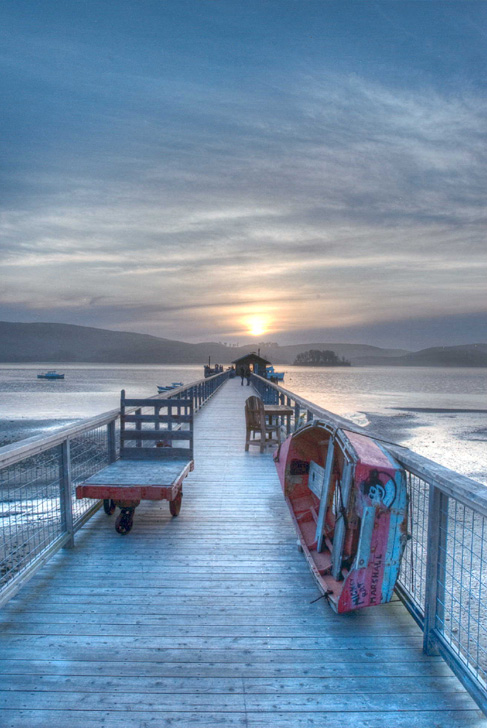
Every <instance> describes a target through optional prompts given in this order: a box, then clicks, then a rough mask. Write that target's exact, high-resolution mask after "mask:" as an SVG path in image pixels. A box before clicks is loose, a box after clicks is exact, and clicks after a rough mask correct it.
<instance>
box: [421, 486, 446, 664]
mask: <svg viewBox="0 0 487 728" xmlns="http://www.w3.org/2000/svg"><path fill="white" fill-rule="evenodd" d="M447 536H448V496H447V495H445V494H444V493H442V492H441V490H439V488H435V486H434V485H430V489H429V511H428V543H427V551H426V577H425V597H424V635H423V651H424V652H425V653H426V654H427V655H437V654H438V649H437V647H436V641H435V639H434V633H435V630H436V627H437V620H438V621H439V622H440V623H443V621H444V605H445V572H446V545H447Z"/></svg>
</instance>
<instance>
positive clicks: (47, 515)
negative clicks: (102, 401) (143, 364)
mask: <svg viewBox="0 0 487 728" xmlns="http://www.w3.org/2000/svg"><path fill="white" fill-rule="evenodd" d="M227 378H228V372H222V373H220V374H215V375H214V376H212V377H209V378H208V379H201V380H198V381H196V382H192V383H191V384H188V385H187V386H184V387H179V388H178V389H173V390H170V391H169V392H164V393H163V394H160V395H156V396H155V399H157V398H164V399H168V398H173V397H177V398H179V399H188V400H192V402H193V411H194V412H197V411H198V410H199V409H201V407H202V406H203V405H204V404H205V403H206V402H207V401H208V400H209V399H210V397H212V395H213V394H214V393H215V392H216V391H217V389H218V388H219V387H220V386H221V385H222V384H223V382H224V381H226V379H227ZM119 424H120V410H118V409H116V410H111V411H110V412H105V413H103V414H101V415H98V416H97V417H93V418H90V419H87V420H84V421H83V422H81V423H80V424H78V425H72V426H70V427H66V428H63V429H61V430H59V431H58V432H56V433H55V434H53V435H49V436H43V435H40V436H37V437H31V438H27V439H25V440H20V441H19V442H16V443H13V444H12V445H7V446H5V447H2V448H0V605H1V604H3V603H5V602H6V601H8V599H10V598H11V597H12V596H13V595H14V594H15V593H16V592H17V591H18V590H19V589H20V588H21V586H22V585H23V584H24V583H25V582H26V581H27V580H28V579H29V578H30V577H31V576H32V575H33V574H34V573H35V571H37V569H38V568H39V567H40V566H41V565H42V564H44V563H45V562H46V561H47V560H48V559H49V558H50V557H51V556H52V555H53V554H54V553H55V552H56V551H57V550H58V549H60V548H61V547H70V546H72V545H73V544H74V534H75V533H76V531H78V530H79V529H80V528H81V526H82V525H83V524H84V523H85V522H86V521H87V520H88V519H89V518H90V517H91V516H92V515H93V514H94V513H95V512H96V511H97V510H98V508H99V507H100V505H101V501H98V502H95V503H93V501H91V500H88V499H82V500H77V499H76V495H75V489H76V486H77V485H78V484H79V483H82V482H83V481H84V480H86V479H87V478H88V477H89V476H90V475H93V473H96V472H97V471H98V470H100V469H101V468H103V467H105V466H106V465H107V464H108V463H111V462H113V461H114V460H116V459H117V457H118V449H119V442H118V440H119V438H118V436H117V429H118V427H119Z"/></svg>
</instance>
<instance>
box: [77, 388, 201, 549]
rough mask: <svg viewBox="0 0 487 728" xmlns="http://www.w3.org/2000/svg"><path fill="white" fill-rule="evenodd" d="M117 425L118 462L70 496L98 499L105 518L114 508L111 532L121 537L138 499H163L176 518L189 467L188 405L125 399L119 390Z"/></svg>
mask: <svg viewBox="0 0 487 728" xmlns="http://www.w3.org/2000/svg"><path fill="white" fill-rule="evenodd" d="M127 408H136V410H135V412H134V411H133V410H131V411H130V412H129V413H127ZM120 423H121V424H120V459H119V460H116V461H115V462H114V463H112V464H111V465H108V466H107V467H106V468H103V469H102V470H100V471H99V472H98V473H95V474H94V475H92V476H91V477H90V478H88V479H87V480H85V481H84V482H83V483H81V484H80V485H78V486H77V488H76V498H94V499H96V500H103V507H104V509H105V513H107V515H111V514H112V513H114V511H115V508H116V507H117V506H118V507H119V508H120V513H119V515H118V517H117V519H116V522H115V529H116V530H117V531H118V533H121V534H126V533H129V531H130V530H131V528H132V525H133V519H134V511H135V509H136V508H137V506H138V505H139V503H140V501H141V500H168V501H169V509H170V512H171V514H172V515H173V516H177V515H178V514H179V511H180V509H181V502H182V498H183V491H182V487H183V480H184V479H185V478H186V476H187V475H188V474H189V473H190V471H191V470H193V467H194V461H193V402H192V400H190V399H157V398H152V397H151V398H150V399H140V398H137V399H127V398H126V397H125V391H124V390H122V395H121V402H120Z"/></svg>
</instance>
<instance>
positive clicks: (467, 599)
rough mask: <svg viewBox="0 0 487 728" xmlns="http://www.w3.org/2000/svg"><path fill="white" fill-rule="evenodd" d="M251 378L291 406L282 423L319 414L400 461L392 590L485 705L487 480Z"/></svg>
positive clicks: (426, 643)
mask: <svg viewBox="0 0 487 728" xmlns="http://www.w3.org/2000/svg"><path fill="white" fill-rule="evenodd" d="M252 384H253V386H254V388H255V389H256V390H257V392H258V393H259V394H260V396H261V398H262V400H263V401H264V403H265V404H285V405H287V406H289V407H292V408H293V410H294V416H293V417H292V418H291V422H289V420H288V421H287V423H286V427H287V429H288V431H289V430H295V429H297V428H298V427H299V426H301V425H302V424H304V423H305V422H310V421H311V420H313V419H315V418H316V419H319V420H324V421H326V422H327V423H328V424H330V425H332V426H333V427H335V428H343V429H345V430H348V431H353V432H358V433H360V434H363V435H366V436H367V437H372V438H373V439H376V440H377V441H379V442H381V443H384V446H385V447H386V448H387V449H388V450H389V452H390V453H391V454H392V455H394V457H395V458H396V460H397V461H398V462H399V463H400V464H401V465H402V467H403V468H404V469H405V471H406V475H407V481H408V495H409V527H408V528H409V533H410V535H411V539H410V540H409V542H408V544H407V546H406V550H405V553H404V557H403V562H402V566H401V573H400V575H399V580H398V584H397V586H396V592H397V594H398V595H399V597H400V598H401V599H402V601H403V602H404V604H405V606H406V607H407V609H408V610H409V611H410V613H411V614H412V615H413V617H414V619H415V620H416V622H417V623H418V624H419V625H420V627H421V629H422V630H423V647H424V651H425V652H426V653H427V654H438V653H439V654H441V655H442V657H443V658H444V659H445V661H446V662H447V663H448V665H449V666H450V667H451V668H452V670H453V671H454V672H455V674H456V675H457V676H458V678H459V679H460V680H461V682H462V683H463V684H464V686H465V687H466V688H467V690H468V691H469V692H470V694H471V695H472V696H473V697H474V699H475V700H476V701H477V703H478V705H479V706H480V707H481V708H482V710H483V711H484V713H487V487H485V486H484V485H482V484H480V483H477V482H476V481H474V480H471V479H470V478H467V477H465V476H463V475H460V474H459V473H456V472H454V471H453V470H449V469H448V468H445V467H443V466H441V465H438V464H437V463H435V462H433V461H432V460H429V459H428V458H425V457H422V456H421V455H418V454H416V453H414V452H412V451H411V450H409V449H408V448H406V447H402V446H401V445H396V444H392V443H390V442H385V441H384V439H383V438H382V437H380V436H374V433H373V431H372V430H369V429H368V428H367V429H366V428H362V427H359V426H357V425H355V424H354V423H353V422H350V421H349V420H346V419H345V418H343V417H340V416H338V415H335V414H333V413H332V412H328V410H325V409H323V408H321V407H317V406H316V405H315V404H313V403H312V402H309V401H308V400H306V399H304V398H302V397H300V396H298V395H296V394H294V393H293V392H290V391H289V390H286V389H284V388H283V387H280V386H279V385H277V384H274V383H272V382H269V381H268V380H266V379H263V378H262V377H259V376H257V375H255V374H253V375H252Z"/></svg>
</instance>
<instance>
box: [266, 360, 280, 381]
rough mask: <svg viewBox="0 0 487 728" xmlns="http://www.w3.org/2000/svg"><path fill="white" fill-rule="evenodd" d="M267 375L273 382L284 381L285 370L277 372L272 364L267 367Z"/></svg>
mask: <svg viewBox="0 0 487 728" xmlns="http://www.w3.org/2000/svg"><path fill="white" fill-rule="evenodd" d="M265 375H266V378H267V379H269V380H270V381H271V382H282V381H284V372H276V371H275V369H274V367H273V366H272V364H271V366H268V367H266V368H265Z"/></svg>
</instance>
